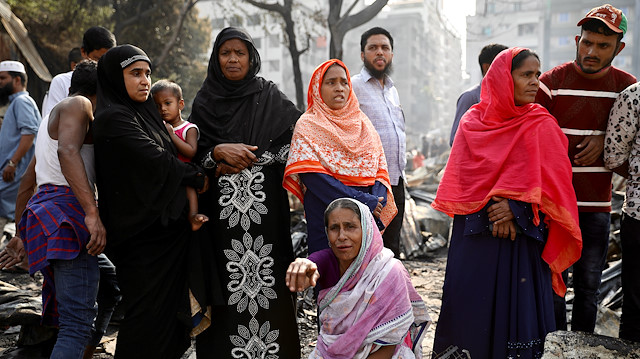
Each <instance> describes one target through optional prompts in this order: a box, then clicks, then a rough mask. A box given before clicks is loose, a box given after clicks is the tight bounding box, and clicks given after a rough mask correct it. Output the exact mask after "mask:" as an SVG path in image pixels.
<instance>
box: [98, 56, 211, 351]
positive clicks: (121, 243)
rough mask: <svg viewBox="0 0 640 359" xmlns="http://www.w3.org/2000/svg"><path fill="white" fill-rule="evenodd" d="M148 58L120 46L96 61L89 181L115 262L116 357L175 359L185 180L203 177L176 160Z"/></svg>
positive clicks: (199, 181) (181, 329)
mask: <svg viewBox="0 0 640 359" xmlns="http://www.w3.org/2000/svg"><path fill="white" fill-rule="evenodd" d="M150 74H151V61H150V60H149V58H148V57H147V55H146V54H145V53H144V52H143V51H142V50H141V49H139V48H137V47H135V46H131V45H121V46H117V47H114V48H112V49H111V50H109V51H108V52H107V53H106V54H105V55H104V56H103V57H102V58H101V59H100V61H99V62H98V101H97V109H96V119H95V122H94V124H95V126H94V133H93V136H94V143H95V156H96V174H97V185H98V189H99V206H100V212H101V213H100V214H101V218H102V221H103V223H104V225H105V227H106V229H107V253H108V254H109V258H111V259H112V260H113V262H114V263H115V265H116V268H117V278H118V284H119V285H120V288H121V290H122V295H123V302H122V303H123V305H124V308H125V317H124V319H123V321H122V323H121V325H120V330H119V333H118V344H117V346H116V358H119V359H120V358H180V356H181V355H182V354H183V353H184V351H185V350H186V348H187V347H188V346H189V336H188V328H187V327H186V325H185V324H183V323H182V322H180V321H179V320H178V313H179V312H180V313H188V310H189V309H188V307H186V308H184V309H183V308H182V305H183V304H187V303H188V301H187V299H186V298H187V290H186V288H187V287H186V283H187V270H186V254H187V244H188V243H189V239H190V232H191V231H190V227H189V223H188V220H187V214H188V213H187V211H188V210H187V207H188V206H187V201H186V191H185V186H190V187H194V188H202V187H203V186H204V182H205V176H204V174H203V173H202V172H200V171H198V168H197V167H196V166H194V165H192V164H189V163H184V162H182V161H180V160H179V159H178V158H177V156H176V149H175V147H174V146H173V145H172V142H171V138H170V137H169V134H168V132H167V130H166V129H165V126H164V124H163V123H162V119H161V118H160V115H159V113H158V110H157V109H156V106H155V104H154V102H153V99H150V98H149V87H150V85H151V79H150Z"/></svg>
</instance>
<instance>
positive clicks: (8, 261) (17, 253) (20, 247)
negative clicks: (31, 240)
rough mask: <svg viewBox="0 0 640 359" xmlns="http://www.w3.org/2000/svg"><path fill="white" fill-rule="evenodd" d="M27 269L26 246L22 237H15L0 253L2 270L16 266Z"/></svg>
mask: <svg viewBox="0 0 640 359" xmlns="http://www.w3.org/2000/svg"><path fill="white" fill-rule="evenodd" d="M16 264H17V265H20V266H22V267H25V268H27V267H28V266H29V265H28V263H27V256H26V255H25V250H24V244H23V243H22V239H20V237H17V236H15V237H13V238H11V239H10V240H9V243H8V244H7V246H6V247H5V248H4V249H3V250H2V251H1V252H0V269H7V268H12V267H13V266H15V265H16Z"/></svg>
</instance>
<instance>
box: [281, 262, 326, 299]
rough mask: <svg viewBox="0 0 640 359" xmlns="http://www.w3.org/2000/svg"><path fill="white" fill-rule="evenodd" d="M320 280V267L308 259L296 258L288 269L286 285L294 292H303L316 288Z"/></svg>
mask: <svg viewBox="0 0 640 359" xmlns="http://www.w3.org/2000/svg"><path fill="white" fill-rule="evenodd" d="M319 278H320V273H318V266H316V264H315V263H313V262H312V261H310V260H308V259H307V258H296V260H295V261H293V262H291V264H289V268H287V277H286V284H287V287H289V290H290V291H292V292H302V291H303V290H305V289H307V288H309V287H315V286H316V282H317V281H318V279H319Z"/></svg>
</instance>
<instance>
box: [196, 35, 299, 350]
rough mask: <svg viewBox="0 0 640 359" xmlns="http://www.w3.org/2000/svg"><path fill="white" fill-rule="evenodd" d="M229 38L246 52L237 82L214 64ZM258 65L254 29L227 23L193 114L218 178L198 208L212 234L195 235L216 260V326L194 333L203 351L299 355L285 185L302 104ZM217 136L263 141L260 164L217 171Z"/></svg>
mask: <svg viewBox="0 0 640 359" xmlns="http://www.w3.org/2000/svg"><path fill="white" fill-rule="evenodd" d="M230 39H241V40H242V41H244V42H245V44H246V45H247V49H248V50H249V57H250V63H251V68H250V70H249V73H248V75H247V76H246V77H245V79H243V80H240V81H229V80H227V79H225V78H224V76H223V75H222V72H221V70H220V64H219V62H218V49H219V48H220V46H221V45H222V44H223V43H224V42H225V41H227V40H230ZM259 69H260V56H259V54H258V52H257V51H256V49H255V46H254V45H253V43H252V40H251V37H250V36H249V35H248V34H247V33H246V32H245V31H243V30H241V29H237V28H226V29H224V30H222V32H221V33H220V34H219V35H218V37H217V39H216V41H215V44H214V49H213V53H212V55H211V60H210V62H209V70H208V76H207V79H206V80H205V82H204V84H203V86H202V88H201V89H200V91H199V92H198V95H197V96H196V98H195V100H194V105H193V111H192V114H191V118H190V121H191V122H193V123H195V124H196V125H198V127H199V128H200V134H201V137H200V140H199V141H198V153H197V155H196V157H195V160H196V162H197V163H200V164H202V165H203V166H204V167H205V169H206V170H208V172H207V173H208V174H209V175H210V178H212V181H211V186H210V189H209V191H208V192H207V193H205V194H203V195H201V196H200V200H199V210H200V212H201V213H204V214H206V215H207V216H209V218H210V221H209V222H208V223H206V224H205V225H204V227H203V229H204V230H205V232H203V233H209V237H208V238H202V237H200V238H199V240H201V241H205V242H206V243H202V244H201V248H210V251H203V253H202V256H203V258H202V262H203V263H210V265H211V267H210V269H209V270H208V271H207V274H205V275H206V276H208V278H207V284H208V285H207V286H206V290H207V293H205V294H206V295H205V297H206V299H207V300H208V302H209V303H210V304H211V305H212V323H211V326H210V327H209V328H208V329H207V330H205V331H204V332H202V333H201V334H199V335H198V336H197V338H196V350H197V355H198V358H199V359H202V358H247V359H253V358H268V359H276V358H281V359H285V358H286V359H289V358H293V359H295V358H299V357H300V342H299V338H298V328H297V323H296V317H295V296H294V295H293V294H292V293H291V292H290V291H289V289H288V288H287V286H286V284H285V273H286V270H287V267H288V266H289V263H291V261H293V259H294V256H293V248H292V244H291V235H290V232H289V227H290V220H289V202H288V198H287V194H286V192H285V190H284V188H283V187H282V180H283V175H284V168H285V164H286V161H287V156H288V152H289V143H290V141H291V136H292V135H293V126H294V124H295V122H296V120H297V119H298V117H300V111H298V110H297V109H296V108H295V106H294V105H293V103H291V101H289V100H288V99H287V97H286V96H285V95H284V94H282V93H281V92H280V91H279V90H278V88H277V87H276V85H275V84H274V83H273V82H271V81H267V80H265V79H263V78H261V77H258V76H256V74H257V72H258V71H259ZM221 143H244V144H248V145H256V146H258V150H257V151H255V152H254V154H255V155H256V157H258V162H257V163H254V164H253V165H252V166H251V167H249V168H246V169H244V170H242V171H241V172H240V173H237V174H233V175H223V176H220V177H218V178H216V177H215V167H213V166H211V153H212V151H213V149H214V147H215V146H217V145H219V144H221ZM195 295H196V298H198V300H199V301H201V299H200V298H201V296H199V295H198V293H196V294H195Z"/></svg>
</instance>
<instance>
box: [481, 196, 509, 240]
mask: <svg viewBox="0 0 640 359" xmlns="http://www.w3.org/2000/svg"><path fill="white" fill-rule="evenodd" d="M491 199H492V200H493V201H494V202H496V203H494V204H492V205H491V206H489V208H487V215H488V216H489V220H490V221H491V222H493V225H494V226H495V225H496V224H502V223H505V222H508V221H510V220H512V219H513V218H514V216H513V212H511V207H509V200H508V199H506V198H502V197H497V196H493V197H491ZM494 236H495V235H494Z"/></svg>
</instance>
